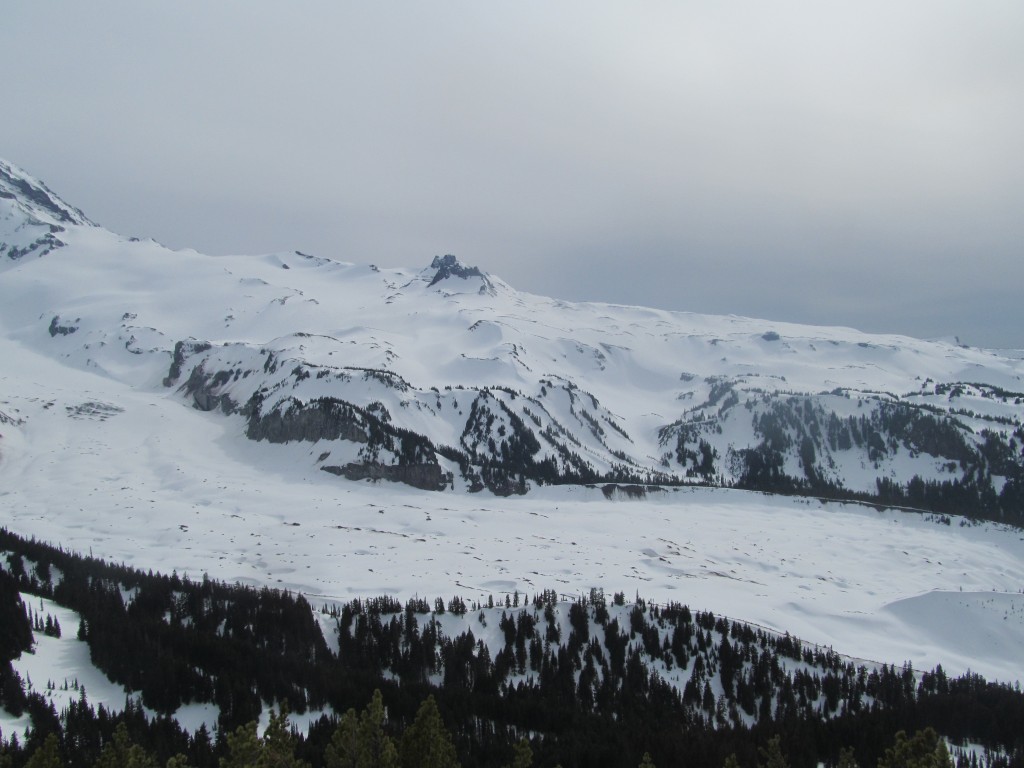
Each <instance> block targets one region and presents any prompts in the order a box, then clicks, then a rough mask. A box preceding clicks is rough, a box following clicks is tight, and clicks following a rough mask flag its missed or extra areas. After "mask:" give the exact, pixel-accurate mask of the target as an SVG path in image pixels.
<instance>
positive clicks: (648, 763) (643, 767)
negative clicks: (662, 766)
mask: <svg viewBox="0 0 1024 768" xmlns="http://www.w3.org/2000/svg"><path fill="white" fill-rule="evenodd" d="M726 763H728V760H726ZM640 768H654V761H653V760H651V753H650V752H644V759H643V760H641V761H640Z"/></svg>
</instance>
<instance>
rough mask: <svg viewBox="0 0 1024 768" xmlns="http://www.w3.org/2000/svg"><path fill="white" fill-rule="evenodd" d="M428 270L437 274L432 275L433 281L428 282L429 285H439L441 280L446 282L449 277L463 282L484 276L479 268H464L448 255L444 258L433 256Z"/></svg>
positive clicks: (453, 257)
mask: <svg viewBox="0 0 1024 768" xmlns="http://www.w3.org/2000/svg"><path fill="white" fill-rule="evenodd" d="M430 268H431V269H436V270H437V273H436V274H435V275H434V279H433V280H431V281H430V284H431V285H434V284H435V283H439V282H441V281H442V280H446V279H448V278H449V277H461V278H462V279H463V280H465V279H466V278H469V277H483V276H484V273H483V272H481V271H480V269H479V267H467V266H464V265H463V264H462V263H461V262H460V261H459V260H458V259H457V258H456V257H455V256H452V255H451V254H450V253H449V254H447V255H446V256H435V257H434V260H433V261H432V262H430Z"/></svg>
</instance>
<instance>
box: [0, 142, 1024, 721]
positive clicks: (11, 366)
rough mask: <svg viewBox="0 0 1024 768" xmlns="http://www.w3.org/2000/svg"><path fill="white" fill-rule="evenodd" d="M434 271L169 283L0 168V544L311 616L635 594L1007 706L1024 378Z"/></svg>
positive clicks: (999, 357) (163, 251)
mask: <svg viewBox="0 0 1024 768" xmlns="http://www.w3.org/2000/svg"><path fill="white" fill-rule="evenodd" d="M485 258H486V257H485V256H482V260H484V259H485ZM423 261H424V264H425V267H424V268H421V269H415V268H414V269H408V270H392V269H378V268H376V267H374V266H373V265H366V264H352V263H347V262H343V261H338V260H335V259H333V258H330V255H317V256H312V255H306V254H302V253H297V252H293V253H279V254H271V255H263V256H220V257H211V256H206V255H203V254H200V253H197V252H195V251H172V250H169V249H167V248H164V247H162V246H161V245H160V244H158V243H156V242H153V241H145V240H138V239H135V238H125V237H122V236H119V235H117V234H115V233H112V232H109V231H107V230H105V229H103V228H102V227H100V226H97V225H95V224H93V223H92V222H90V221H89V220H88V219H87V218H86V217H85V215H84V214H82V213H81V212H80V211H78V210H77V209H76V208H74V207H72V206H70V205H68V204H67V203H65V202H63V201H62V200H60V198H59V197H58V196H57V195H56V194H54V193H53V192H51V191H50V190H49V189H47V188H46V186H45V185H44V184H42V183H41V182H39V181H38V180H36V179H34V178H32V177H31V176H29V175H28V174H26V173H24V172H23V171H21V170H19V169H17V168H16V167H14V166H12V165H10V164H8V163H6V162H3V161H0V358H2V359H3V361H4V364H3V366H2V369H0V508H2V510H3V518H2V525H3V526H4V527H6V528H8V529H9V530H10V531H12V532H14V533H16V534H18V535H20V536H23V537H29V536H34V537H36V538H37V539H39V540H41V541H46V542H50V543H53V544H57V545H60V546H62V547H64V548H66V549H68V550H70V551H72V552H77V553H81V554H93V555H95V556H96V557H102V558H104V559H106V560H109V561H112V562H123V563H126V564H128V565H130V566H133V567H137V568H140V569H143V570H148V569H153V570H157V571H160V572H163V573H167V574H169V573H171V572H173V571H176V572H177V573H179V574H188V575H190V576H192V577H193V578H198V577H200V576H201V574H204V573H206V574H209V576H210V577H212V578H214V579H218V580H223V581H227V582H240V583H242V584H249V585H257V586H260V585H268V586H272V587H280V588H286V589H288V590H292V591H294V592H298V593H301V594H304V595H306V596H307V598H308V599H309V600H310V602H311V603H313V604H314V605H317V606H319V605H321V604H323V603H328V604H336V603H340V602H344V601H347V600H350V599H352V598H355V597H368V596H376V595H392V596H395V597H397V598H399V599H402V600H406V599H409V598H411V597H414V596H416V595H419V596H426V597H428V598H433V597H434V596H437V595H441V596H445V597H446V598H447V597H450V596H452V595H459V596H461V597H463V598H464V599H466V600H467V601H469V600H474V601H479V602H480V603H481V604H483V603H484V602H485V601H486V600H488V598H489V597H491V596H496V597H499V598H500V599H502V600H503V599H504V596H505V595H507V594H514V593H517V592H518V593H519V594H536V593H538V592H540V591H542V590H545V589H549V590H556V591H557V592H558V593H562V594H564V595H569V596H572V595H579V594H585V593H588V592H589V590H591V589H592V588H598V589H603V590H605V591H607V592H608V593H609V594H610V593H611V592H613V591H616V592H617V591H620V590H621V591H623V592H625V593H626V595H628V596H630V597H632V596H633V595H634V594H638V595H639V596H641V597H643V598H645V599H646V600H648V601H652V602H654V603H668V602H672V601H674V602H683V603H687V604H689V605H691V606H694V607H695V608H697V609H711V610H714V611H715V612H717V613H720V614H724V615H727V616H729V617H732V618H734V619H739V620H742V621H745V622H750V623H754V624H759V625H762V626H763V627H766V628H769V629H771V630H775V631H778V632H789V633H791V634H793V635H795V636H798V637H800V638H802V639H803V640H804V641H805V642H808V643H813V644H817V645H821V646H831V647H832V648H834V649H835V651H837V652H839V653H841V654H844V655H847V656H850V657H852V658H854V659H864V660H872V661H877V662H889V663H893V662H895V663H897V664H899V663H903V662H904V661H910V662H912V664H913V666H914V667H915V668H928V667H931V666H934V665H935V664H941V665H942V666H943V667H944V668H945V669H946V670H947V672H953V673H957V674H959V673H962V672H965V671H967V670H971V671H974V672H978V673H981V674H983V675H985V676H986V677H988V678H990V679H994V680H998V681H1002V682H1010V683H1012V682H1014V681H1017V680H1024V651H1022V648H1024V532H1022V530H1021V528H1020V527H1019V526H1020V525H1021V524H1022V522H1024V431H1022V426H1021V419H1022V417H1024V360H1022V359H1021V358H1022V355H1020V354H1019V353H1017V354H1015V353H1009V352H1007V353H1004V352H997V351H991V350H983V349H975V348H965V347H962V346H959V345H957V344H955V343H948V342H944V341H922V340H918V339H912V338H907V337H902V336H880V335H868V334H864V333H860V332H858V331H855V330H852V329H848V328H820V327H810V326H800V325H792V324H785V323H775V322H769V321H766V320H757V319H750V318H744V317H735V316H727V317H717V316H704V315H695V314H689V313H674V312H666V311H659V310H652V309H645V308H642V307H627V306H617V305H608V304H588V303H568V302H563V301H559V300H557V299H550V298H544V297H540V296H534V295H529V294H524V293H520V292H518V291H516V290H515V289H514V288H513V287H512V286H509V285H508V284H506V283H505V282H503V281H502V280H501V279H500V278H498V277H497V276H494V275H489V274H487V273H486V272H483V271H481V270H479V269H477V268H475V267H470V266H466V265H464V264H463V263H461V262H460V261H459V260H458V259H456V258H455V257H452V256H443V257H436V258H433V259H432V260H431V259H430V258H425V259H423ZM628 268H629V267H628V264H624V265H623V271H624V274H623V278H624V279H628ZM4 562H5V561H4V560H3V559H0V567H2V566H3V565H4ZM26 599H27V600H28V601H29V602H31V599H32V598H26ZM72 629H73V628H71V627H67V628H65V630H66V631H67V632H69V633H70V632H71V630H72ZM75 663H79V662H75ZM61 676H62V677H63V674H62V675H61ZM33 679H35V677H34V675H33ZM113 703H114V704H117V703H118V702H116V701H114V702H113ZM3 722H5V723H9V722H13V721H3ZM5 727H6V726H5Z"/></svg>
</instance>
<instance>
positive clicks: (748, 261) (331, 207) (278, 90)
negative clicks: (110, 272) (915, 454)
mask: <svg viewBox="0 0 1024 768" xmlns="http://www.w3.org/2000/svg"><path fill="white" fill-rule="evenodd" d="M552 5H554V7H552ZM1021 39H1024V6H1021V4H1020V3H1017V2H1010V1H1005V2H991V3H986V4H985V5H984V6H978V5H976V4H975V5H968V4H965V3H961V2H949V1H944V0H939V1H938V2H935V1H933V0H929V1H928V2H925V0H912V1H911V2H905V3H899V4H895V5H894V4H892V3H882V2H871V1H868V2H860V3H856V4H831V3H830V4H812V5H810V6H809V5H808V4H807V3H795V2H779V3H771V4H766V3H757V2H753V1H752V0H744V1H741V2H737V3H717V4H696V3H668V2H641V3H632V4H629V5H628V6H627V5H624V4H621V3H614V2H611V0H597V1H595V0H589V1H588V2H583V1H582V0H576V1H574V2H564V3H559V4H549V3H542V2H539V0H529V1H527V2H518V3H515V4H505V5H499V4H492V3H488V4H484V3H477V2H469V1H468V0H463V1H462V2H451V3H445V4H430V5H429V6H428V5H425V4H413V3H398V4H367V3H326V2H323V3H321V2H300V3H295V4H291V5H284V6H282V5H281V4H279V3H275V4H271V3H266V2H263V1H262V0H249V1H248V2H244V3H243V2H222V3H201V2H197V1H196V0H184V1H182V2H176V3H173V4H172V3H166V4H156V3H145V4H144V3H129V2H114V1H113V0H106V1H103V0H100V1H98V2H96V3H90V4H81V3H75V2H71V1H70V0H63V1H60V0H55V2H50V3H30V2H26V1H25V0H12V1H11V2H10V3H8V5H7V7H5V20H4V24H3V26H2V27H0V64H2V66H3V71H4V72H5V77H4V78H3V79H2V81H0V103H3V104H4V105H5V113H6V120H5V125H4V129H3V142H2V144H0V154H2V155H4V156H6V157H7V158H8V159H10V160H12V161H13V162H15V163H18V164H21V165H23V166H24V167H26V168H27V169H28V170H29V171H31V172H32V173H34V174H36V175H38V176H40V177H42V178H43V179H44V180H46V181H47V183H49V184H50V185H51V186H52V187H54V188H55V189H56V190H57V191H58V192H60V193H61V194H63V195H64V196H65V197H67V198H68V199H69V200H70V202H72V203H74V204H76V205H78V206H80V207H82V208H83V209H84V210H85V211H86V213H87V214H89V215H90V216H91V217H92V218H94V219H95V220H97V221H99V222H101V223H103V224H104V225H106V226H108V227H110V228H112V229H115V230H117V231H121V232H124V233H126V234H138V235H145V236H153V237H155V238H156V239H158V240H161V241H162V242H165V243H167V244H168V245H172V246H175V247H195V248H197V249H199V250H205V251H209V252H213V253H221V252H253V253H258V252H266V251H271V250H285V249H293V248H299V249H302V250H306V251H314V252H317V253H322V254H324V255H330V256H333V257H337V258H342V259H349V260H353V261H372V262H375V263H378V264H382V265H408V266H416V265H419V264H426V263H427V262H428V261H429V259H430V258H431V257H432V256H433V255H434V254H436V253H443V252H454V253H457V254H459V255H460V256H461V257H463V258H464V259H465V260H466V261H468V262H471V263H478V264H479V265H480V266H481V267H483V268H484V269H487V270H489V271H491V272H494V273H496V274H499V275H501V276H503V277H504V278H506V279H507V280H508V281H509V282H511V283H512V284H513V285H515V286H517V287H519V288H521V289H523V290H529V291H533V292H536V293H546V294H549V295H554V296H559V297H563V298H570V299H581V300H582V299H594V300H604V301H615V302H620V303H641V304H649V305H654V306H660V307H666V308H670V309H684V310H695V311H703V312H717V313H736V314H749V315H755V316H764V317H767V318H769V319H775V320H795V321H806V322H815V323H829V324H844V325H852V326H855V327H859V328H863V329H865V330H873V331H891V332H902V333H910V334H913V335H919V336H939V335H950V334H955V333H958V334H960V335H961V337H962V338H963V339H964V340H965V341H968V342H970V343H975V344H983V345H997V346H1015V347H1024V330H1022V329H1024V307H1022V306H1021V302H1020V301H1019V300H1018V299H1017V297H1016V295H1015V294H1016V292H1017V291H1016V289H1017V287H1018V286H1021V285H1024V259H1022V258H1021V253H1020V250H1021V247H1020V244H1021V243H1022V242H1024V217H1022V216H1021V215H1020V211H1021V210H1024V153H1021V152H1020V151H1019V144H1020V138H1019V137H1020V136H1021V135H1024V47H1022V46H1020V44H1019V41H1020V40H1021Z"/></svg>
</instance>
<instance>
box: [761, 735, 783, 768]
mask: <svg viewBox="0 0 1024 768" xmlns="http://www.w3.org/2000/svg"><path fill="white" fill-rule="evenodd" d="M780 741H781V738H780V737H779V736H778V735H776V736H772V737H771V738H770V739H768V744H767V745H765V746H763V747H760V748H759V749H758V750H757V751H758V752H759V753H760V754H761V758H762V759H763V760H764V763H758V768H789V763H788V762H786V756H785V755H783V754H782V746H781V745H780Z"/></svg>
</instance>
